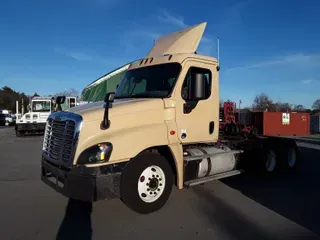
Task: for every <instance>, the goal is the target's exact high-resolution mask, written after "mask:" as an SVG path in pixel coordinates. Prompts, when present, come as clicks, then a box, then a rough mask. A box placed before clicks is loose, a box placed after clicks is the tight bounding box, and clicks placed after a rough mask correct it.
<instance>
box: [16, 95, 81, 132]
mask: <svg viewBox="0 0 320 240" xmlns="http://www.w3.org/2000/svg"><path fill="white" fill-rule="evenodd" d="M59 97H60V98H61V99H62V98H63V102H62V103H61V104H56V99H55V98H54V97H33V98H32V99H31V103H30V105H28V110H29V111H28V112H27V113H26V114H24V115H23V116H22V117H21V118H19V119H17V120H16V125H15V132H16V136H17V137H22V136H24V135H25V134H26V133H34V132H44V130H45V127H46V121H47V118H48V117H49V115H50V114H51V113H52V112H55V111H58V110H67V109H69V108H72V107H74V106H76V101H77V98H76V97H66V96H58V97H57V98H59ZM58 106H59V108H60V109H58ZM17 112H18V109H17Z"/></svg>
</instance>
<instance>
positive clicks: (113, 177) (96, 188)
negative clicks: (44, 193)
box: [41, 159, 124, 202]
mask: <svg viewBox="0 0 320 240" xmlns="http://www.w3.org/2000/svg"><path fill="white" fill-rule="evenodd" d="M41 165H42V171H41V172H42V173H41V180H42V181H43V182H44V183H46V184H47V185H49V186H50V187H52V188H53V189H55V190H56V191H57V192H59V193H60V194H62V195H64V196H65V197H68V198H73V199H77V200H81V201H86V202H94V201H98V200H102V199H111V198H117V197H119V196H120V194H119V191H120V178H121V172H122V169H123V167H124V164H120V165H107V166H102V167H92V168H87V167H85V166H75V167H73V168H71V169H70V170H66V169H62V168H59V167H58V166H55V165H53V164H52V163H50V162H48V161H46V160H44V159H43V160H42V161H41Z"/></svg>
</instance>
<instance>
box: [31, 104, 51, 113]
mask: <svg viewBox="0 0 320 240" xmlns="http://www.w3.org/2000/svg"><path fill="white" fill-rule="evenodd" d="M50 104H51V101H34V102H32V107H31V109H32V112H50V110H51V109H50Z"/></svg>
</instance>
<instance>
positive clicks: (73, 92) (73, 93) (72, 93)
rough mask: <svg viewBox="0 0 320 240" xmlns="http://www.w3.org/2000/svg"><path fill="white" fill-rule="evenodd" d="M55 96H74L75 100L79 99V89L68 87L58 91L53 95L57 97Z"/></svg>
mask: <svg viewBox="0 0 320 240" xmlns="http://www.w3.org/2000/svg"><path fill="white" fill-rule="evenodd" d="M57 96H66V97H76V98H77V101H79V100H80V94H79V91H78V90H76V89H74V88H70V89H69V90H65V91H62V92H58V93H56V94H54V95H53V97H57Z"/></svg>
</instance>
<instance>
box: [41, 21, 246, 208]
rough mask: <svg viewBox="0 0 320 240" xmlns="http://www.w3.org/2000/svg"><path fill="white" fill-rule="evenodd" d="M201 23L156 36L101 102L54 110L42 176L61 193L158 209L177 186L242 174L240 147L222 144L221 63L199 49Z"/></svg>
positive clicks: (47, 127) (89, 199)
mask: <svg viewBox="0 0 320 240" xmlns="http://www.w3.org/2000/svg"><path fill="white" fill-rule="evenodd" d="M205 27H206V23H205V22H204V23H201V24H199V25H195V26H192V27H189V28H186V29H184V30H181V31H178V32H174V33H171V34H168V35H166V36H163V37H162V38H160V39H159V40H158V41H157V42H156V44H155V45H154V47H153V48H152V49H151V51H150V52H149V53H148V55H147V56H146V57H145V58H143V59H141V60H139V61H137V62H134V63H132V64H131V65H130V67H129V68H128V70H127V72H126V74H125V76H124V78H123V79H122V81H121V82H120V84H119V86H118V88H117V90H116V92H115V93H108V94H107V95H106V99H105V101H104V102H95V103H88V104H85V105H82V106H77V107H74V108H72V109H70V110H69V111H67V112H55V113H52V114H51V115H50V116H49V118H48V120H47V123H46V132H45V136H44V141H43V148H42V161H41V165H42V181H43V182H44V183H46V184H47V185H49V186H50V187H52V188H53V189H55V190H56V191H58V192H60V193H61V194H63V195H64V196H66V197H72V198H75V199H80V200H83V201H98V200H102V199H110V198H114V197H120V198H121V200H122V201H123V202H124V203H125V204H126V205H127V206H128V207H129V208H131V209H133V210H134V211H136V212H139V213H143V214H146V213H150V212H153V211H157V210H158V209H160V208H161V207H162V206H163V205H164V204H165V202H166V201H167V199H168V198H169V195H170V193H171V188H172V185H174V184H175V185H176V186H177V188H178V189H182V188H184V187H186V186H192V185H196V184H199V183H202V182H206V181H209V180H214V179H218V178H221V177H226V176H232V175H236V174H240V173H241V171H239V170H238V158H237V157H236V155H237V154H240V153H241V152H242V150H241V149H240V150H239V149H231V147H228V146H227V145H226V146H223V147H222V146H221V145H220V144H219V143H218V142H219V75H218V71H219V64H218V61H217V59H216V58H213V57H209V56H204V55H199V54H197V53H196V50H197V47H198V45H199V42H200V40H201V38H202V35H203V32H204V30H205Z"/></svg>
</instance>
